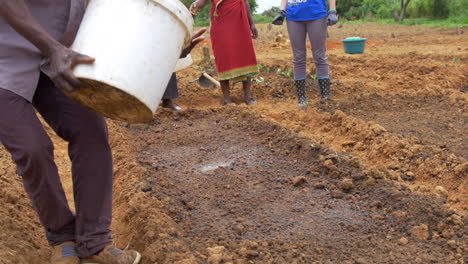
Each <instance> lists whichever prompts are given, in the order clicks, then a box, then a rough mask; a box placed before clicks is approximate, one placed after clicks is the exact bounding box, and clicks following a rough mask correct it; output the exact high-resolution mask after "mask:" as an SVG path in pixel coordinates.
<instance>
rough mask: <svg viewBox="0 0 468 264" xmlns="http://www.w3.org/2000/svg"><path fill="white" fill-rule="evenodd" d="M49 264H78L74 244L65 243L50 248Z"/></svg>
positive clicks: (78, 260)
mask: <svg viewBox="0 0 468 264" xmlns="http://www.w3.org/2000/svg"><path fill="white" fill-rule="evenodd" d="M50 263H51V264H80V259H79V258H78V255H77V254H76V251H75V243H74V242H65V243H62V244H60V245H58V246H55V247H53V248H52V256H51V258H50Z"/></svg>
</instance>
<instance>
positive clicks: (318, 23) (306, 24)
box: [287, 17, 329, 80]
mask: <svg viewBox="0 0 468 264" xmlns="http://www.w3.org/2000/svg"><path fill="white" fill-rule="evenodd" d="M287 25H288V33H289V38H290V40H291V47H292V50H293V56H294V79H296V80H301V79H305V78H306V66H307V65H306V63H307V48H306V37H307V35H309V40H310V44H311V46H312V54H313V57H314V62H315V66H316V69H317V76H318V78H327V77H329V70H328V57H327V18H326V17H324V18H322V19H317V20H310V21H289V20H288V21H287Z"/></svg>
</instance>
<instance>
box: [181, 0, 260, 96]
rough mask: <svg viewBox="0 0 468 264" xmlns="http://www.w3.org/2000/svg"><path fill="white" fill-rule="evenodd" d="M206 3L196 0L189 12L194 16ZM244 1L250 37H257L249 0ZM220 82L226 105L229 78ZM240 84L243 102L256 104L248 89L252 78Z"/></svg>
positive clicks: (202, 0) (229, 94)
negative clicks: (242, 91)
mask: <svg viewBox="0 0 468 264" xmlns="http://www.w3.org/2000/svg"><path fill="white" fill-rule="evenodd" d="M207 3H208V0H196V1H195V2H193V3H192V5H191V6H190V12H191V13H192V15H194V16H196V15H197V13H198V10H199V9H202V8H203V7H205V6H206V4H207ZM244 3H245V7H246V8H247V14H248V18H249V24H250V31H251V32H252V38H253V39H256V38H257V37H258V31H257V27H256V26H255V23H254V21H253V18H252V11H251V10H250V4H249V1H248V0H244ZM220 83H221V90H222V91H223V103H222V104H223V105H228V104H231V103H233V101H232V98H231V88H230V82H229V80H224V81H220ZM242 86H243V88H244V101H245V103H246V104H248V105H255V104H257V101H255V98H254V97H253V95H252V92H251V90H250V88H251V87H252V78H251V77H248V78H247V80H246V81H243V82H242Z"/></svg>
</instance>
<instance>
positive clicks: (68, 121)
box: [33, 74, 113, 257]
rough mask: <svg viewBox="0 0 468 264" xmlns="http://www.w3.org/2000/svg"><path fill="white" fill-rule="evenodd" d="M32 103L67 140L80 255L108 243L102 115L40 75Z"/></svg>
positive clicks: (108, 183)
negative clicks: (81, 104) (73, 98)
mask: <svg viewBox="0 0 468 264" xmlns="http://www.w3.org/2000/svg"><path fill="white" fill-rule="evenodd" d="M33 105H34V107H36V109H37V110H38V112H39V113H40V114H41V115H42V116H43V117H44V119H45V121H46V122H47V123H48V124H49V125H50V126H51V127H52V129H54V131H55V132H56V133H57V135H59V136H60V137H61V138H63V139H64V140H66V141H68V142H69V146H68V148H69V149H68V151H69V156H70V159H71V161H72V176H73V189H74V193H73V194H74V198H75V208H76V220H75V225H76V232H75V235H76V242H77V247H76V249H77V253H78V255H79V256H80V257H88V256H91V255H94V254H96V253H98V252H100V251H102V250H103V249H104V247H106V246H107V245H109V244H110V243H111V231H110V230H109V227H110V224H111V220H112V178H113V171H112V153H111V150H110V147H109V143H108V137H107V126H106V123H105V120H104V118H102V117H101V116H99V115H97V114H95V113H94V112H91V111H89V110H87V109H85V108H84V107H82V106H80V105H78V104H77V103H75V102H74V101H72V100H71V99H69V98H68V97H67V96H65V95H64V94H63V93H62V92H61V91H60V90H59V89H57V88H56V87H55V86H54V84H53V83H52V82H51V80H50V79H49V78H48V77H47V76H45V75H43V74H42V75H41V78H40V80H39V85H38V88H37V91H36V94H35V96H34V99H33Z"/></svg>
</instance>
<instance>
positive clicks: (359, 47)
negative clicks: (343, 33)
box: [342, 37, 367, 54]
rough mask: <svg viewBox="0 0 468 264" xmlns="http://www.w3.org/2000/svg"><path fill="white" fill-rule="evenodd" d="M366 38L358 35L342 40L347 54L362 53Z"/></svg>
mask: <svg viewBox="0 0 468 264" xmlns="http://www.w3.org/2000/svg"><path fill="white" fill-rule="evenodd" d="M366 40H367V39H365V38H359V37H352V38H346V39H344V40H342V41H343V45H344V49H345V52H346V53H348V54H358V53H364V49H365V47H366Z"/></svg>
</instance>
